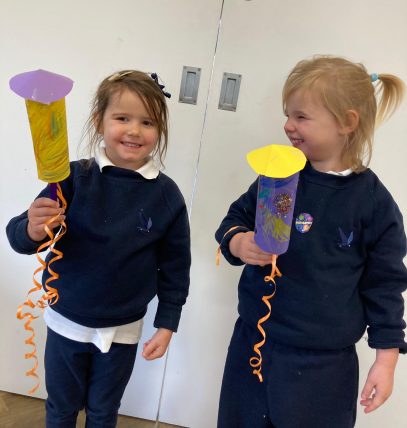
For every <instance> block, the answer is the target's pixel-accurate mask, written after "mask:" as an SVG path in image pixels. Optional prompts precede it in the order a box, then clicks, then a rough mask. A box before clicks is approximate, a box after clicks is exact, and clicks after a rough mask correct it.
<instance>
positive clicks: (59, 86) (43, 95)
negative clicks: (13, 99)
mask: <svg viewBox="0 0 407 428" xmlns="http://www.w3.org/2000/svg"><path fill="white" fill-rule="evenodd" d="M72 86H73V81H72V80H71V79H69V78H68V77H65V76H61V75H60V74H55V73H51V72H49V71H45V70H35V71H28V72H26V73H21V74H17V75H16V76H14V77H12V78H11V80H10V88H11V90H13V91H14V92H15V93H16V94H17V95H20V97H23V98H25V99H26V100H31V101H37V102H39V103H42V104H51V103H52V102H54V101H57V100H60V99H61V98H64V97H65V96H66V95H67V94H69V92H70V91H71V89H72Z"/></svg>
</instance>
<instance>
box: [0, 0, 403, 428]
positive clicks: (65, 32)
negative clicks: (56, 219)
mask: <svg viewBox="0 0 407 428" xmlns="http://www.w3.org/2000/svg"><path fill="white" fill-rule="evenodd" d="M221 6H222V0H205V1H203V0H201V1H199V0H195V1H190V0H189V1H188V0H172V1H169V0H161V1H160V0H133V1H132V0H123V1H121V2H120V3H115V4H113V3H112V2H108V1H106V0H103V1H101V0H100V1H96V0H90V1H87V2H82V1H79V0H75V1H72V0H71V1H69V2H68V1H67V0H62V1H59V2H55V1H54V2H52V1H51V0H38V1H36V2H32V3H31V2H25V1H22V0H16V1H12V0H0V8H1V14H0V63H1V67H0V99H1V103H0V141H1V144H2V147H3V155H2V156H1V157H0V174H1V179H0V206H1V211H0V226H1V228H2V229H3V230H4V227H5V225H6V224H7V222H8V220H9V219H10V218H11V217H12V216H13V215H15V214H17V213H19V212H20V211H22V210H23V209H25V208H26V207H28V205H29V203H30V201H31V200H32V198H33V196H34V195H35V194H36V193H37V192H38V191H39V190H40V189H41V188H42V183H41V182H39V181H38V180H37V177H36V168H35V161H34V156H33V152H32V144H31V141H30V136H29V128H28V121H27V119H26V113H25V107H24V103H23V101H22V100H21V99H20V98H18V97H16V96H15V95H14V94H13V93H12V92H11V91H10V90H9V89H8V80H9V78H10V77H11V76H13V75H15V74H17V73H20V72H22V71H27V70H32V69H36V68H45V69H48V70H51V71H55V72H58V73H61V74H65V75H67V76H69V77H71V78H72V79H73V80H74V81H75V86H74V89H73V91H72V93H71V94H70V95H69V96H68V98H67V109H68V111H67V113H68V130H69V137H70V149H71V158H72V159H74V158H76V145H77V141H78V140H79V138H80V134H81V127H82V124H83V122H84V120H85V119H86V115H87V112H88V107H89V102H90V97H91V94H92V93H93V91H94V89H95V87H96V85H97V83H98V82H99V81H100V80H101V79H102V78H103V77H104V76H105V75H107V74H109V73H111V72H113V71H114V70H117V69H120V68H140V69H143V70H146V71H157V72H158V73H159V74H160V75H161V76H162V78H163V79H164V80H165V83H166V85H167V88H168V90H169V91H170V92H172V93H173V98H172V99H171V100H170V102H169V108H170V114H171V140H170V148H169V152H168V157H167V162H166V165H167V171H166V172H167V173H168V174H169V175H170V176H172V177H173V178H174V179H175V180H176V181H177V182H178V183H179V185H180V187H181V189H182V191H183V192H184V195H185V197H186V199H187V202H188V204H189V203H190V202H191V201H192V193H193V186H194V179H195V173H196V168H197V171H198V175H197V178H198V182H197V188H196V193H195V199H194V200H193V201H192V217H191V226H192V242H193V248H192V250H193V266H192V272H191V274H192V283H191V292H190V298H189V301H188V304H187V305H186V307H185V310H184V313H183V317H182V320H181V326H180V331H179V333H178V334H177V335H175V337H174V340H173V343H172V346H171V349H170V353H169V358H168V368H167V373H166V378H165V385H164V394H163V400H162V407H161V412H160V414H161V418H162V420H164V421H167V422H172V423H178V424H180V425H183V426H191V427H193V428H200V427H202V428H208V427H214V426H215V421H216V411H217V402H218V394H219V388H220V381H221V376H222V371H223V365H224V359H225V355H226V349H227V345H228V342H229V339H230V335H231V331H232V326H233V323H234V321H235V318H236V303H237V302H236V294H237V293H236V287H237V281H238V277H239V274H240V268H233V267H230V266H228V265H227V264H226V262H224V261H222V263H221V266H220V267H219V268H216V267H215V265H214V255H215V250H216V243H215V241H214V238H213V233H214V231H215V229H216V228H217V226H218V224H219V222H220V220H221V218H222V217H223V215H224V214H225V212H226V210H227V207H228V206H229V204H230V202H231V201H233V200H234V199H236V197H237V196H238V195H239V194H240V193H242V192H243V191H245V189H246V188H247V186H248V184H249V183H250V182H251V181H252V180H253V179H254V176H253V173H252V172H251V170H250V168H249V167H248V166H247V164H246V161H245V154H246V152H247V151H249V150H251V149H252V148H254V147H259V146H262V145H266V144H271V143H284V142H286V138H285V136H284V132H283V129H282V126H283V122H284V116H283V114H282V111H281V101H280V100H281V95H280V94H281V88H282V85H283V82H284V79H285V76H286V75H287V74H288V72H289V70H290V69H291V68H292V67H293V66H294V64H295V63H296V62H297V61H298V60H300V59H302V58H304V57H307V56H310V55H312V54H315V53H331V54H338V55H344V56H347V57H349V58H351V59H354V60H357V61H362V62H364V63H365V64H366V66H367V67H368V69H369V70H371V72H377V73H380V72H390V73H394V74H397V75H399V76H400V77H401V78H403V79H404V80H405V81H406V82H407V56H406V55H405V46H404V43H405V40H407V3H406V2H405V1H404V0H390V1H387V2H386V3H383V2H382V1H378V0H369V1H368V0H359V1H352V0H342V1H341V2H326V1H323V0H313V1H311V0H310V1H308V2H299V1H295V0H285V1H284V2H283V1H273V2H272V1H270V0H252V1H244V0H225V1H224V9H223V15H222V25H221V32H220V40H219V43H218V47H217V52H216V58H215V66H214V70H213V80H212V85H211V88H209V83H210V76H211V68H212V60H213V52H214V49H215V41H216V32H217V26H218V18H219V14H220V10H221ZM183 65H191V66H198V67H202V76H201V87H200V92H199V98H198V105H197V106H191V105H187V104H180V103H178V102H177V100H178V91H179V85H180V81H181V71H182V66H183ZM223 72H234V73H240V74H242V75H243V79H242V85H241V92H240V99H239V102H238V109H237V112H236V113H232V112H228V111H221V110H218V109H217V104H218V98H219V93H220V83H221V78H222V74H223ZM209 89H210V96H209V99H208V108H207V114H206V122H205V126H204V117H205V108H206V101H207V98H206V95H207V93H208V90H209ZM406 113H407V102H405V103H404V104H403V106H402V108H401V109H400V110H399V111H398V112H397V113H396V115H395V116H394V117H393V118H392V119H391V120H390V121H389V122H388V123H387V124H385V125H384V126H383V127H382V128H381V129H380V130H379V131H378V133H377V138H376V147H375V153H374V158H373V161H372V168H373V169H374V170H375V171H376V172H377V173H378V175H379V176H380V178H381V179H382V181H383V182H384V183H385V184H386V186H387V187H388V188H389V190H390V191H391V192H392V193H393V195H394V197H395V199H396V200H397V201H398V202H399V206H400V208H401V210H402V212H403V213H404V215H405V217H406V216H407V194H406V192H405V185H406V184H407V170H406V168H405V159H406V158H407V156H406V155H407V145H406V144H405V142H404V136H405V135H407V121H406V120H405V117H406ZM203 126H204V127H203ZM202 131H203V135H202V140H201V132H202ZM201 143H202V146H201V150H200V144H201ZM199 155H200V157H199ZM198 160H199V164H198V166H197V162H198ZM35 266H36V263H35V260H34V257H24V256H20V255H17V254H14V253H13V252H12V251H11V250H10V248H9V246H8V243H7V241H6V238H5V235H4V234H2V235H1V234H0V268H1V272H2V280H1V286H0V299H1V301H2V303H3V309H2V311H1V313H0V325H1V327H0V328H1V333H2V337H3V343H4V344H5V346H2V347H0V389H3V390H9V391H14V392H18V393H25V392H26V391H27V390H28V389H29V388H30V386H31V385H32V382H31V381H30V380H29V379H26V378H25V377H24V375H23V372H24V370H25V369H27V368H28V367H29V364H27V362H25V361H24V360H23V354H24V352H26V349H25V346H24V344H23V340H24V338H25V332H24V330H23V327H22V323H20V322H18V321H17V320H16V319H15V310H16V307H17V306H18V304H20V303H21V302H22V301H23V299H24V296H25V293H26V291H27V290H28V288H29V286H30V277H31V273H32V271H33V270H34V267H35ZM153 312H154V305H153V306H152V307H151V308H150V310H149V313H148V315H147V318H146V323H145V325H146V328H145V332H144V335H143V336H144V337H143V340H145V339H147V338H148V336H149V335H150V334H151V333H152V331H153V330H152V327H151V323H152V317H153ZM36 325H37V332H38V342H39V353H40V355H42V352H43V343H44V331H45V329H44V327H43V324H42V322H41V321H37V323H36ZM358 349H359V354H360V363H361V381H362V380H363V379H364V378H365V376H366V374H367V370H368V368H369V366H370V364H371V362H372V359H373V358H374V352H373V351H372V350H369V349H368V348H367V346H366V343H365V342H364V341H361V343H360V344H359V345H358ZM40 373H41V375H42V374H43V372H42V370H40ZM162 374H163V360H160V361H157V362H153V363H148V364H147V363H145V362H144V361H143V360H142V359H141V358H138V359H137V364H136V368H135V371H134V373H133V377H132V379H131V381H130V384H129V387H128V389H127V391H126V395H125V397H124V400H123V406H122V411H123V413H125V414H130V415H136V416H139V417H145V418H150V419H154V418H155V415H156V412H157V409H158V397H159V393H160V388H161V380H162ZM37 395H38V396H41V397H43V396H44V395H45V390H44V387H43V384H42V387H41V389H40V390H39V392H38V394H37ZM406 395H407V363H406V360H405V358H401V361H400V363H399V366H398V369H397V379H396V386H395V391H394V395H393V397H392V398H391V399H390V401H389V402H388V403H386V405H385V406H384V407H383V408H382V409H379V410H378V411H377V412H375V413H374V414H373V415H369V416H365V415H363V414H362V412H360V415H359V417H358V421H357V427H358V428H364V427H369V428H375V427H383V426H389V427H394V428H402V427H404V426H405V425H406V423H405V419H406V411H405V408H404V403H405V397H406Z"/></svg>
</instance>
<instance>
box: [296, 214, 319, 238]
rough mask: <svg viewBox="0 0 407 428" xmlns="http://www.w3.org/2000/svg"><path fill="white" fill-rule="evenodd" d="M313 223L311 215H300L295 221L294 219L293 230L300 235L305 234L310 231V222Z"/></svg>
mask: <svg viewBox="0 0 407 428" xmlns="http://www.w3.org/2000/svg"><path fill="white" fill-rule="evenodd" d="M313 221H314V218H313V217H312V215H311V214H308V213H301V214H300V215H299V216H298V217H297V218H296V219H295V228H296V229H297V230H298V232H300V233H307V232H309V230H310V229H311V226H312V222H313Z"/></svg>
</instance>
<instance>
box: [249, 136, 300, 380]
mask: <svg viewBox="0 0 407 428" xmlns="http://www.w3.org/2000/svg"><path fill="white" fill-rule="evenodd" d="M247 161H248V163H249V165H250V166H251V167H252V169H253V170H254V171H255V172H256V173H257V174H259V186H258V192H257V206H256V221H255V234H254V240H255V242H256V244H257V245H258V246H259V247H260V248H261V249H262V250H263V251H265V252H268V253H270V254H271V255H272V256H271V273H270V275H267V276H265V277H264V280H265V281H266V282H271V283H272V286H273V291H272V293H271V294H268V295H265V296H263V297H262V301H263V302H264V304H265V305H266V306H267V308H268V312H267V314H266V315H265V316H264V317H262V318H260V319H259V321H258V323H257V328H258V330H259V331H260V333H261V335H262V337H263V338H262V340H261V341H260V342H258V343H257V344H256V345H254V352H255V353H256V355H257V356H254V357H251V358H250V361H249V362H250V365H251V367H252V368H253V374H255V375H257V376H258V378H259V380H260V382H263V376H262V374H261V365H262V356H261V352H260V348H261V347H262V346H263V345H264V344H265V342H266V333H265V331H264V329H263V327H262V324H263V323H264V322H265V321H267V319H268V318H269V317H270V314H271V304H270V302H269V300H270V299H272V298H273V297H274V295H275V293H276V287H277V286H276V282H275V279H274V278H275V277H276V276H277V277H279V276H281V273H280V271H279V270H278V268H277V257H278V256H279V255H280V254H283V253H285V252H286V251H287V249H288V245H289V242H290V234H291V224H292V219H293V212H294V205H295V198H296V193H297V186H298V178H299V171H301V170H302V169H303V168H304V166H305V163H306V158H305V156H304V154H303V153H302V152H301V151H300V150H298V149H296V148H295V147H291V146H282V145H277V144H272V145H269V146H266V147H262V148H259V149H256V150H253V151H251V152H250V153H248V154H247Z"/></svg>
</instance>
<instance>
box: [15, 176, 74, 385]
mask: <svg viewBox="0 0 407 428" xmlns="http://www.w3.org/2000/svg"><path fill="white" fill-rule="evenodd" d="M57 196H58V199H59V201H60V202H61V205H62V208H63V209H66V207H67V203H66V200H65V198H64V196H63V195H62V190H61V186H60V185H59V183H58V184H57ZM58 217H59V215H57V216H55V217H52V218H51V219H49V220H48V221H47V222H46V224H45V227H44V229H45V231H46V233H47V235H48V236H49V238H50V239H49V241H47V242H44V243H43V244H41V245H40V246H39V247H38V249H37V253H36V257H37V260H38V262H39V263H40V265H41V266H40V267H38V268H37V269H36V270H35V271H34V273H33V277H32V279H33V282H34V285H35V287H33V288H31V289H30V290H29V291H28V293H27V299H26V301H25V302H24V303H23V304H22V305H20V306H19V307H18V309H17V318H18V319H19V320H22V319H24V318H27V320H26V322H25V323H24V329H25V330H26V331H28V332H29V333H31V335H30V337H29V338H28V339H26V340H25V341H24V343H25V344H26V345H30V346H32V347H33V350H32V351H31V352H27V353H26V354H25V355H24V357H25V359H30V358H33V359H34V366H33V367H32V368H31V369H30V370H28V371H26V373H25V374H26V376H31V377H34V378H35V379H36V380H37V383H36V385H35V386H34V387H33V388H32V389H30V391H28V393H29V394H33V393H34V392H35V391H36V390H37V389H38V387H39V385H40V382H39V377H38V375H37V368H38V358H37V347H36V345H35V342H34V338H35V332H34V329H33V327H32V326H31V323H32V321H33V320H35V319H37V318H38V316H34V315H33V314H32V312H31V311H33V310H34V309H35V308H36V307H38V308H41V309H44V308H45V307H46V306H47V305H49V306H51V305H54V304H55V303H56V302H57V301H58V299H59V294H58V290H57V289H56V288H54V287H51V286H50V285H49V284H50V283H51V282H52V281H55V280H57V279H58V278H59V274H57V273H56V272H55V271H54V270H53V269H51V267H50V266H51V264H52V263H54V262H56V261H57V260H60V259H62V257H63V253H62V251H59V250H57V249H55V248H54V245H55V244H56V243H57V242H58V241H59V240H60V239H61V238H62V236H63V235H65V233H66V224H65V222H64V221H62V222H61V227H60V229H59V232H58V233H57V234H56V235H54V233H53V231H52V230H51V229H50V228H49V225H50V224H52V223H54V222H55V221H56V220H57V219H58ZM47 248H49V249H50V251H51V252H52V253H54V254H55V257H53V258H52V259H51V260H50V261H49V262H48V265H47V263H46V262H45V261H44V260H43V259H42V258H41V256H40V252H41V251H42V250H45V249H47ZM45 269H47V270H48V272H49V274H50V277H49V278H48V279H47V280H46V281H45V284H44V287H45V290H46V291H45V293H44V294H43V295H42V296H41V297H40V298H39V299H38V300H37V302H36V303H34V302H33V301H32V300H31V299H30V297H29V296H30V294H31V293H34V292H36V291H40V290H42V285H41V283H40V282H39V281H38V280H37V279H36V275H37V274H38V273H40V272H42V271H44V270H45ZM24 306H28V307H29V308H30V309H29V310H28V311H27V312H23V307H24Z"/></svg>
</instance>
